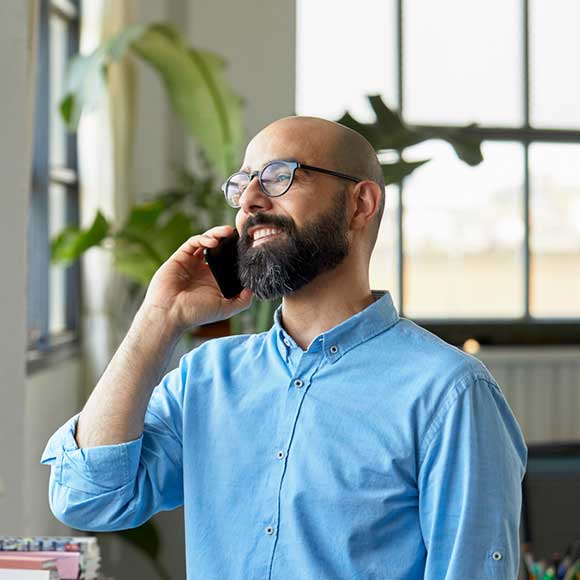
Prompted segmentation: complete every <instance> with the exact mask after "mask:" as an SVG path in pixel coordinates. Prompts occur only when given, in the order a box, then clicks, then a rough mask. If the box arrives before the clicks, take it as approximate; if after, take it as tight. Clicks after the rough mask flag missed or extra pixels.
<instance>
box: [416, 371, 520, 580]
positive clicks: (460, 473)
mask: <svg viewBox="0 0 580 580" xmlns="http://www.w3.org/2000/svg"><path fill="white" fill-rule="evenodd" d="M423 448H424V450H425V451H424V454H423V459H422V461H421V466H420V471H419V482H418V487H419V511H420V514H419V515H420V520H421V530H422V534H423V539H424V542H425V546H426V548H427V559H426V565H425V578H433V579H437V580H464V579H465V578H470V579H472V580H476V579H501V580H506V579H508V578H512V579H515V578H517V575H518V568H519V559H520V553H519V552H520V550H519V525H520V515H521V502H522V479H523V476H524V473H525V468H526V462H527V448H526V445H525V442H524V439H523V436H522V433H521V431H520V428H519V426H518V424H517V422H516V420H515V418H514V416H513V414H512V412H511V409H510V408H509V405H508V404H507V402H506V400H505V398H504V396H503V394H502V392H501V390H500V388H499V387H498V386H497V385H496V384H495V383H494V382H493V381H490V380H488V379H486V378H470V379H465V380H463V381H460V382H458V383H457V384H456V385H455V388H454V389H452V391H451V392H450V393H449V395H448V396H447V398H446V400H445V403H444V404H443V406H442V409H441V410H440V411H439V413H438V415H437V416H436V417H435V419H434V420H433V423H432V425H431V427H430V428H429V430H428V432H427V435H426V438H425V442H424V445H423Z"/></svg>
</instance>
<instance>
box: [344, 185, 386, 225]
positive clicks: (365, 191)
mask: <svg viewBox="0 0 580 580" xmlns="http://www.w3.org/2000/svg"><path fill="white" fill-rule="evenodd" d="M353 201H354V211H353V214H352V217H351V220H350V227H351V229H353V230H361V229H364V228H366V227H367V226H368V224H369V223H370V222H372V221H374V219H375V215H376V213H377V211H379V206H380V203H381V188H380V186H379V184H378V183H376V182H374V181H370V180H365V181H361V182H360V183H357V184H356V185H355V187H354V189H353Z"/></svg>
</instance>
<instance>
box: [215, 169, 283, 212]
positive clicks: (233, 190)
mask: <svg viewBox="0 0 580 580" xmlns="http://www.w3.org/2000/svg"><path fill="white" fill-rule="evenodd" d="M291 181H292V168H291V167H289V166H288V165H287V164H286V163H284V162H282V161H275V162H274V163H270V164H268V165H266V167H264V169H262V172H261V182H262V187H263V188H264V190H265V192H266V193H267V195H271V196H272V197H276V196H278V195H282V194H283V193H284V192H285V191H286V190H287V189H288V188H289V187H290V183H291ZM249 183H250V177H249V176H248V174H247V173H235V174H234V175H232V176H231V177H230V179H229V181H228V184H227V187H226V196H227V199H228V201H229V202H230V204H231V205H233V206H234V207H239V205H240V197H241V196H242V194H243V193H244V191H245V189H246V187H248V185H249Z"/></svg>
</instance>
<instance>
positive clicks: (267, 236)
mask: <svg viewBox="0 0 580 580" xmlns="http://www.w3.org/2000/svg"><path fill="white" fill-rule="evenodd" d="M282 233H283V232H276V233H274V234H268V235H266V236H262V237H261V238H258V239H257V240H253V243H252V246H258V245H259V244H262V243H264V242H267V241H268V240H271V239H272V238H277V237H279V236H281V235H282Z"/></svg>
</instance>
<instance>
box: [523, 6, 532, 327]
mask: <svg viewBox="0 0 580 580" xmlns="http://www.w3.org/2000/svg"><path fill="white" fill-rule="evenodd" d="M522 8H523V27H524V31H523V32H524V33H523V34H522V39H523V43H524V46H523V51H522V52H523V68H524V71H523V72H524V74H523V77H524V78H523V85H524V86H523V101H524V102H523V105H524V127H525V129H526V131H529V130H530V6H529V0H522ZM529 144H530V142H529V141H526V142H525V143H524V200H523V201H524V204H523V212H524V215H523V219H524V247H523V251H524V256H523V258H524V272H523V274H524V318H525V319H526V320H529V318H530V286H531V278H530V276H531V260H530V154H529Z"/></svg>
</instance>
